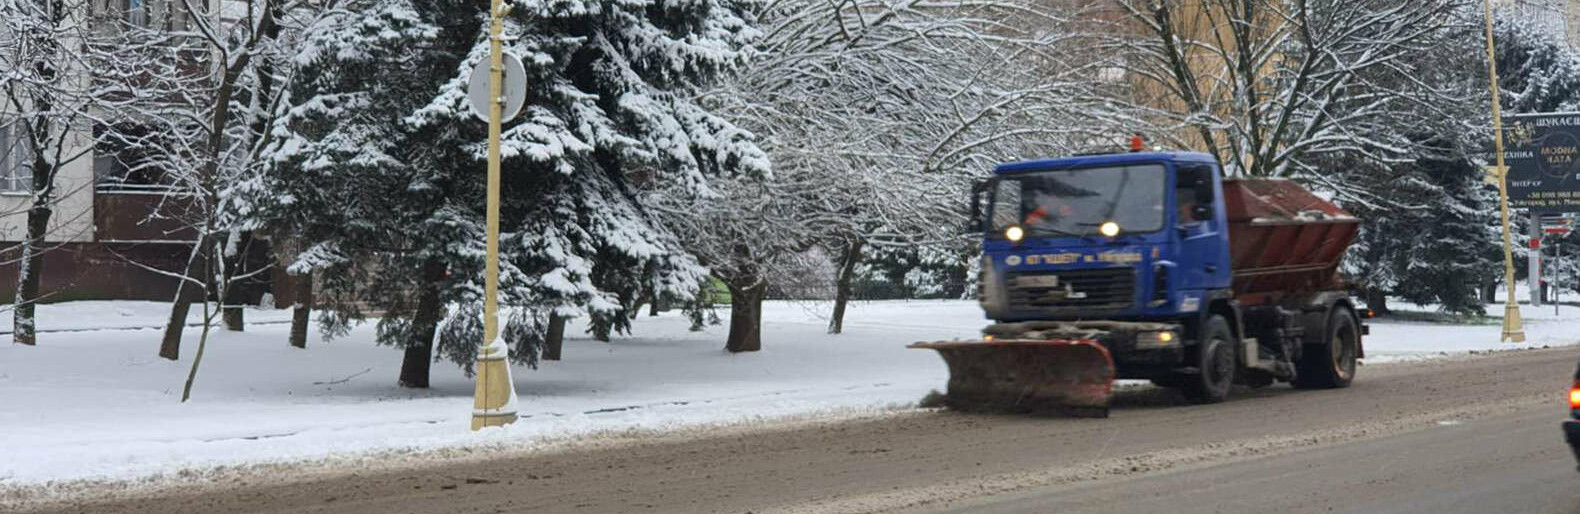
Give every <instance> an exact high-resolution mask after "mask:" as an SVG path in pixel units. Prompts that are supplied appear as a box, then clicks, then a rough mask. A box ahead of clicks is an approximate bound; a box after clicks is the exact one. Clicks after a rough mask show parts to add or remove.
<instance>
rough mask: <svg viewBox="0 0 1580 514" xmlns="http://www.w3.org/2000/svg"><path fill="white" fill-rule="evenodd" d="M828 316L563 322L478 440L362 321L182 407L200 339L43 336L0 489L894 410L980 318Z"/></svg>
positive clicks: (1464, 330)
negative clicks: (551, 349) (167, 347)
mask: <svg viewBox="0 0 1580 514" xmlns="http://www.w3.org/2000/svg"><path fill="white" fill-rule="evenodd" d="M49 307H50V308H51V309H53V310H58V311H59V312H55V313H51V312H49V311H46V312H45V313H44V314H41V316H40V323H41V327H44V328H58V327H55V326H51V324H52V323H55V324H68V325H69V324H70V323H76V325H74V328H94V327H95V326H97V327H102V328H125V327H126V326H146V325H138V324H139V323H145V322H146V321H147V320H143V319H142V318H144V317H149V316H152V318H151V319H153V320H155V321H156V322H155V323H154V325H157V324H158V323H157V320H158V319H159V318H160V317H162V316H163V314H164V313H163V312H161V307H163V304H158V303H151V302H150V303H147V304H141V305H139V304H138V303H137V302H80V303H76V304H60V305H54V306H49ZM1565 310H1566V311H1569V312H1566V314H1567V316H1566V317H1563V318H1559V319H1553V318H1552V316H1551V314H1552V311H1551V309H1550V308H1548V309H1526V312H1525V314H1526V318H1527V322H1528V326H1527V335H1528V336H1529V342H1527V343H1525V344H1523V345H1509V344H1500V343H1498V342H1497V337H1498V333H1499V327H1498V325H1495V324H1493V325H1451V324H1433V323H1396V322H1378V323H1373V327H1372V334H1373V335H1372V337H1370V338H1368V339H1367V353H1368V355H1370V356H1372V357H1373V358H1372V359H1368V360H1370V361H1374V362H1375V361H1385V360H1398V359H1411V358H1417V357H1420V356H1429V355H1435V354H1438V353H1440V352H1464V351H1469V350H1487V349H1498V348H1517V347H1539V346H1544V345H1559V344H1572V343H1575V342H1577V341H1576V340H1577V339H1580V309H1575V308H1566V309H1565ZM145 311H146V313H147V316H144V315H142V314H139V313H144V312H145ZM826 311H827V308H826V305H821V304H800V303H784V302H772V303H770V304H769V305H767V306H766V307H765V312H764V318H765V323H764V328H763V351H762V352H758V353H752V354H741V355H730V354H727V353H725V352H724V351H722V347H723V340H724V334H725V332H726V331H727V327H726V326H714V327H709V328H708V330H706V331H704V332H700V333H696V332H689V331H687V322H686V320H685V319H684V318H683V317H681V316H679V315H678V314H677V313H670V314H666V315H664V316H660V317H656V318H649V317H646V316H643V317H641V318H639V319H637V320H636V321H635V327H634V332H635V333H634V334H633V335H631V336H624V337H617V338H616V339H615V340H614V341H613V342H611V343H601V342H596V341H592V340H590V339H586V338H585V336H584V335H583V332H582V331H583V327H580V326H574V325H573V326H571V327H568V330H567V333H568V334H570V335H571V336H572V337H571V338H570V339H568V340H567V341H566V345H565V349H564V360H563V361H560V362H546V363H544V364H543V366H542V367H541V368H540V369H537V370H531V369H525V368H516V370H515V379H516V385H517V390H518V391H519V393H520V396H521V401H520V405H519V406H520V411H521V414H522V416H523V419H522V420H521V421H520V422H518V423H516V424H514V425H512V426H509V427H506V428H504V429H502V430H489V431H484V432H482V433H475V434H474V433H472V432H470V431H468V429H467V423H468V421H469V417H468V416H469V414H470V411H471V395H472V382H471V381H470V380H469V379H468V378H467V377H465V376H464V375H463V374H462V373H461V371H460V370H459V369H458V368H456V367H455V366H454V365H452V364H449V363H443V362H441V363H435V364H434V368H433V387H432V389H430V390H426V391H413V390H407V389H402V388H400V387H397V386H396V385H395V383H394V382H395V377H396V375H397V373H398V370H399V367H400V360H401V352H399V351H397V350H394V349H391V348H383V347H378V346H377V345H375V344H373V342H372V329H371V326H366V325H365V326H363V327H359V328H358V329H357V330H355V331H353V333H352V334H351V335H350V336H348V337H346V338H343V339H339V340H336V341H334V342H330V343H324V342H322V341H321V339H319V338H318V337H317V336H314V337H313V338H312V339H310V342H309V348H308V349H307V350H298V349H294V348H290V347H289V346H287V344H286V332H287V330H288V326H287V325H283V324H262V325H254V326H249V327H248V331H247V332H244V333H231V332H223V331H222V332H217V333H216V335H215V336H214V340H213V341H212V342H211V344H210V346H209V349H208V353H207V355H206V356H205V357H204V364H203V369H202V370H201V371H200V373H199V376H198V381H197V385H196V387H195V389H194V393H193V400H192V401H191V402H189V403H187V404H181V403H180V402H179V398H180V390H181V384H182V381H183V380H184V379H185V374H186V371H187V369H188V366H189V365H190V360H185V359H190V357H191V354H192V353H193V352H194V351H195V345H196V340H197V338H196V335H195V334H196V330H189V332H188V338H187V340H186V344H187V346H186V347H185V348H183V352H182V353H183V357H184V358H185V359H184V360H182V361H181V362H169V361H165V360H163V359H159V358H157V357H156V356H155V352H156V351H157V348H158V344H159V333H160V332H159V331H158V330H155V329H148V330H105V331H89V332H65V333H54V334H46V335H44V336H41V337H40V341H39V346H38V347H33V348H29V347H22V346H17V345H4V346H3V347H0V433H3V434H5V436H4V437H3V438H0V455H6V456H7V458H6V459H4V460H3V461H0V486H15V485H21V484H29V483H36V482H40V481H49V480H63V479H64V480H72V479H82V478H132V477H138V476H144V475H150V474H158V473H170V472H175V471H180V470H184V469H190V468H198V469H203V468H212V467H216V466H230V465H247V464H258V463H272V462H288V461H295V460H303V459H317V458H324V457H328V456H347V455H353V454H358V453H364V452H374V451H396V452H402V451H420V450H429V449H437V448H453V447H465V446H473V445H477V444H508V445H521V446H525V445H531V444H534V443H535V442H540V441H543V440H545V439H550V438H565V437H576V436H585V435H589V434H594V433H598V432H609V431H621V430H629V429H669V428H674V427H681V426H695V425H707V424H716V423H741V422H753V421H759V420H764V419H770V418H776V417H784V416H802V415H816V414H828V413H834V412H861V411H873V410H876V409H884V408H893V407H904V406H910V405H914V404H915V402H916V401H917V400H919V399H921V398H922V396H924V395H925V394H926V393H927V392H928V391H929V390H932V389H942V388H943V386H944V382H945V380H946V378H947V370H946V369H945V368H944V365H943V362H942V361H941V360H940V359H939V358H938V357H937V356H936V355H933V354H932V353H931V352H925V351H917V350H907V349H905V347H904V346H905V345H906V344H908V343H910V342H913V341H918V340H935V339H950V338H966V337H974V336H975V334H976V332H977V330H978V329H980V327H981V326H982V325H983V323H984V322H983V320H982V319H981V316H980V311H979V310H978V309H977V307H976V305H975V304H974V303H973V302H955V301H948V302H945V301H926V302H874V303H858V304H855V305H853V306H852V311H851V313H850V318H849V320H848V321H847V323H846V327H847V329H846V333H845V334H844V335H840V336H830V335H827V334H825V333H824V329H825V326H826V321H825V320H824V319H823V318H822V316H824V315H826ZM125 313H131V314H125ZM720 314H721V315H723V314H725V313H724V312H721V313H720ZM248 316H249V320H254V321H268V320H272V319H274V318H273V317H280V318H282V319H283V317H286V316H289V311H283V310H282V311H249V313H248ZM271 316H272V317H271ZM67 321H70V323H67ZM96 324H97V325H96ZM1360 379H1361V380H1365V372H1364V370H1363V371H1362V375H1361V378H1360Z"/></svg>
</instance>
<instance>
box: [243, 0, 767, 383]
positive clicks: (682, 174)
mask: <svg viewBox="0 0 1580 514" xmlns="http://www.w3.org/2000/svg"><path fill="white" fill-rule="evenodd" d="M351 5H352V6H353V9H352V10H353V11H355V12H359V13H362V15H361V16H360V18H361V20H362V22H361V23H362V25H360V26H358V27H356V30H353V31H350V32H329V33H326V34H324V35H322V37H320V38H319V39H317V40H315V41H314V42H313V43H311V44H310V45H309V46H310V47H312V48H316V49H317V50H318V51H317V52H316V54H315V55H313V56H312V57H311V58H310V59H304V62H307V63H309V64H307V66H308V67H309V68H311V69H312V70H313V71H312V72H311V73H314V74H316V75H319V76H321V78H320V79H315V80H313V81H312V82H310V83H305V84H304V87H301V88H298V89H294V90H293V91H292V93H291V94H292V96H291V99H290V101H289V102H287V104H288V109H289V111H290V115H288V116H286V117H285V118H284V119H282V121H281V122H280V123H277V124H276V125H275V128H274V129H273V133H274V134H275V138H276V140H275V141H274V142H273V143H272V145H273V148H274V155H275V160H276V162H278V163H280V165H279V166H276V167H275V168H276V169H273V170H271V172H270V173H267V174H266V175H265V176H264V177H261V178H260V180H259V181H258V182H257V183H256V184H254V185H253V186H251V187H252V188H253V189H254V190H255V191H258V192H260V195H259V196H268V194H267V192H269V191H285V192H288V194H285V195H281V196H280V201H279V202H277V203H276V204H275V205H271V206H268V207H265V208H262V209H261V210H262V211H266V212H268V213H269V214H268V215H266V216H264V217H265V218H268V219H270V220H271V223H280V224H285V225H290V226H293V227H295V228H293V229H292V230H293V231H295V232H296V233H297V234H298V237H300V238H301V239H302V244H303V245H304V247H306V248H307V250H306V251H305V252H304V253H303V255H302V256H301V257H300V258H299V259H298V260H297V262H296V264H295V266H294V267H296V268H297V271H299V272H300V271H306V270H307V269H308V268H312V269H315V270H317V271H319V272H320V276H321V277H323V281H322V283H321V284H319V291H320V294H321V295H322V296H323V297H325V298H326V300H327V304H326V305H325V307H326V308H327V309H328V312H326V313H325V314H324V316H323V318H321V319H322V320H324V321H325V324H326V328H327V329H328V331H327V333H329V334H335V333H341V332H343V331H344V330H345V329H346V328H348V326H349V323H352V322H354V321H357V320H360V319H361V318H362V317H363V315H364V312H365V311H364V308H372V309H377V310H379V311H383V312H384V316H383V318H382V319H381V320H380V322H379V330H378V340H379V342H381V343H383V344H388V345H392V346H396V347H400V348H405V349H406V350H407V354H406V363H405V366H403V370H402V377H401V382H402V383H403V384H405V385H408V386H415V387H424V386H426V385H427V369H428V362H429V361H431V360H433V359H432V358H430V355H432V352H433V351H435V350H437V351H438V354H439V356H441V357H444V358H447V359H449V360H452V361H454V362H457V363H459V364H461V365H462V366H463V367H467V368H468V369H470V364H471V362H472V360H473V358H474V357H475V355H474V352H475V348H476V346H477V345H478V343H480V342H481V339H482V336H481V328H482V322H481V312H480V311H481V304H482V299H481V295H482V268H483V255H482V248H483V226H482V224H483V207H484V201H483V200H484V193H485V191H484V187H485V182H484V177H485V171H486V169H485V166H484V157H485V149H486V146H485V138H486V124H484V123H482V122H480V121H479V120H478V119H477V118H475V117H474V115H473V114H472V113H471V111H470V108H469V106H468V104H467V100H466V97H465V87H466V79H467V77H468V75H469V73H470V70H471V68H472V65H473V64H475V63H477V62H479V61H481V60H483V59H485V58H486V55H485V52H486V49H487V44H486V41H485V40H484V39H483V38H482V35H483V34H485V33H486V31H485V30H484V29H485V28H486V25H485V24H486V13H485V5H484V4H481V3H477V2H461V1H447V0H409V1H397V2H371V1H370V2H365V3H356V2H354V3H352V4H351ZM743 7H744V6H743V5H742V4H739V3H734V2H711V1H710V2H695V3H686V4H684V5H675V4H668V3H664V2H634V3H633V2H625V3H612V2H595V1H588V2H561V3H553V4H532V5H527V4H523V5H518V6H517V9H516V11H515V13H514V14H512V16H511V18H510V19H509V20H508V22H507V29H506V33H507V36H509V37H512V38H514V39H513V40H512V41H511V42H510V43H509V44H508V45H507V48H508V49H509V50H511V51H513V52H515V53H517V54H518V55H521V56H522V57H523V61H524V64H526V67H527V71H528V77H529V79H528V102H527V103H528V106H527V108H526V109H525V111H524V112H523V114H522V116H521V117H520V118H519V119H517V120H514V121H512V122H509V123H507V124H506V126H505V133H504V147H503V154H504V161H503V164H504V170H503V171H504V174H503V192H502V209H501V211H502V217H503V222H502V226H501V231H502V236H501V245H500V248H501V261H502V262H501V268H500V271H501V292H500V294H501V298H500V301H501V304H502V305H503V306H505V307H506V309H505V312H503V313H502V316H504V317H505V318H506V320H505V322H504V323H503V327H502V328H503V334H504V337H505V338H506V340H507V342H508V343H509V344H510V345H511V346H512V356H513V358H514V359H516V360H517V362H524V363H527V364H534V363H535V361H536V358H537V356H538V351H539V347H540V345H541V344H542V343H543V339H544V337H545V335H546V333H547V332H548V331H549V330H548V329H549V328H550V326H549V325H550V324H551V323H550V321H551V320H550V318H551V317H552V316H554V315H558V316H577V315H587V316H589V317H590V318H591V321H592V326H593V330H594V332H595V335H603V336H606V335H607V334H608V333H609V332H612V331H620V330H625V329H627V327H628V324H629V318H628V317H627V316H626V313H627V311H628V310H630V309H632V308H633V307H634V304H635V302H636V301H637V299H638V298H639V297H641V296H644V295H646V296H651V297H660V298H666V299H669V300H673V301H677V302H680V301H685V300H687V299H689V298H691V297H692V296H693V295H694V293H695V290H696V288H697V287H698V284H700V283H701V279H702V277H703V273H704V272H703V270H702V269H701V268H700V267H699V266H698V265H697V263H696V261H695V260H694V259H692V258H691V257H689V256H687V255H686V254H685V253H684V252H683V251H681V249H680V248H679V247H678V245H677V244H676V241H675V239H674V237H673V236H672V235H671V234H670V233H669V232H667V231H666V230H665V229H664V227H662V226H659V225H658V224H656V223H655V222H654V220H653V217H652V215H651V214H650V213H649V212H648V211H647V210H646V209H645V208H644V206H643V205H641V203H640V202H639V201H638V196H639V195H640V192H641V191H643V190H647V189H654V188H660V187H663V188H681V189H686V190H692V191H706V190H708V187H709V186H708V184H709V181H710V180H711V179H712V177H715V176H720V175H735V174H740V175H757V174H761V173H764V172H765V171H766V169H767V164H766V161H765V159H764V158H763V156H762V155H761V152H760V151H758V150H757V149H756V147H755V145H754V144H753V143H752V142H751V141H750V136H749V134H747V133H745V132H744V131H741V130H739V129H737V128H735V127H734V126H733V125H732V124H730V123H729V122H727V121H725V120H723V119H721V118H719V117H717V116H714V115H712V114H711V113H709V112H708V111H706V110H705V109H703V108H701V107H700V106H699V105H698V104H696V103H694V102H693V101H692V100H691V96H692V94H691V91H692V90H693V89H694V88H695V87H697V86H698V85H699V84H703V83H706V82H707V81H709V80H712V79H713V78H714V77H715V76H716V75H717V74H719V73H721V72H724V71H726V70H728V69H730V68H731V67H733V66H735V65H737V64H738V63H739V61H740V60H741V59H742V53H741V52H742V48H743V47H744V45H745V44H746V43H747V42H748V40H749V39H750V38H751V37H752V36H753V35H754V32H753V31H752V30H751V28H750V26H749V25H748V24H747V22H746V20H745V19H744V18H742V12H743ZM336 38H341V39H339V40H337V39H336ZM380 39H385V40H381V41H369V40H380ZM287 212H289V213H290V214H289V215H282V214H281V213H287Z"/></svg>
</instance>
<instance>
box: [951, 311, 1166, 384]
mask: <svg viewBox="0 0 1580 514" xmlns="http://www.w3.org/2000/svg"><path fill="white" fill-rule="evenodd" d="M1182 328H1183V327H1181V326H1179V325H1176V324H1172V323H1149V322H1132V321H1024V322H1015V323H1000V324H997V325H992V326H989V327H988V328H987V329H985V330H983V334H984V335H987V336H991V337H996V338H998V339H1000V340H1013V339H1070V340H1092V341H1096V342H1097V343H1098V344H1099V345H1102V346H1103V348H1104V349H1106V350H1108V354H1109V355H1110V356H1111V357H1112V358H1113V362H1114V371H1115V373H1116V374H1117V375H1118V377H1119V378H1152V377H1155V376H1159V375H1163V374H1167V373H1169V372H1170V371H1172V370H1174V369H1175V368H1178V367H1180V364H1181V363H1183V362H1184V361H1185V346H1184V342H1183V341H1182V339H1183V336H1184V330H1182ZM1162 332H1168V333H1169V334H1171V336H1170V340H1169V341H1167V342H1164V341H1163V340H1162V339H1160V338H1159V337H1157V335H1158V334H1159V333H1162Z"/></svg>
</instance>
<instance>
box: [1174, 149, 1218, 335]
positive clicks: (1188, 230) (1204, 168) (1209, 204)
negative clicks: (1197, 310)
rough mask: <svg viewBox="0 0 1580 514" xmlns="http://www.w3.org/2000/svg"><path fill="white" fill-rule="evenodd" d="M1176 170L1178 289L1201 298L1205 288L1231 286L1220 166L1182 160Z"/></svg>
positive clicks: (1176, 286)
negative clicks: (1219, 175) (1220, 190)
mask: <svg viewBox="0 0 1580 514" xmlns="http://www.w3.org/2000/svg"><path fill="white" fill-rule="evenodd" d="M1175 170H1176V174H1175V186H1174V202H1175V204H1174V205H1175V207H1176V208H1175V215H1174V216H1173V217H1174V219H1175V223H1176V225H1175V233H1176V234H1177V235H1178V237H1179V248H1180V252H1179V255H1178V257H1177V258H1178V262H1177V263H1176V264H1177V267H1176V268H1175V271H1176V272H1177V273H1178V275H1177V276H1178V279H1177V282H1175V290H1176V291H1179V292H1181V293H1189V294H1190V295H1191V296H1194V297H1195V298H1198V299H1199V298H1201V296H1200V295H1201V292H1202V291H1203V290H1206V289H1219V288H1224V287H1229V278H1230V276H1231V270H1230V269H1229V259H1228V255H1229V238H1228V229H1227V227H1226V225H1225V222H1224V213H1223V208H1222V206H1221V205H1220V203H1221V202H1220V201H1219V200H1220V198H1219V197H1220V196H1221V195H1220V194H1219V193H1218V191H1219V186H1218V184H1219V181H1218V167H1217V166H1216V165H1213V164H1204V163H1180V164H1178V165H1176V166H1175ZM1184 303H1185V304H1186V305H1189V304H1190V303H1194V302H1189V301H1186V302H1184Z"/></svg>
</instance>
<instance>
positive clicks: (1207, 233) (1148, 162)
mask: <svg viewBox="0 0 1580 514" xmlns="http://www.w3.org/2000/svg"><path fill="white" fill-rule="evenodd" d="M994 175H995V176H994V177H993V178H992V179H991V180H988V181H985V182H983V183H981V184H979V185H978V187H977V188H976V190H975V191H974V194H973V211H974V214H975V215H974V216H973V230H976V229H980V230H981V232H982V235H983V238H982V259H981V274H980V281H979V284H980V285H979V291H978V296H979V300H980V303H981V306H982V309H983V311H984V312H985V314H986V316H987V318H988V319H990V320H993V322H994V323H993V324H991V325H989V326H988V327H987V328H985V329H983V331H982V334H983V337H982V339H981V340H975V341H940V342H930V343H916V344H913V345H911V347H912V348H927V349H932V350H936V351H937V352H938V353H939V354H940V355H942V356H943V358H944V361H945V363H946V364H947V365H948V367H949V374H950V377H949V386H948V393H947V396H946V399H945V403H946V404H947V405H949V406H950V407H952V408H956V409H964V410H979V409H990V410H1009V411H1016V412H1041V411H1050V410H1052V411H1059V412H1064V413H1068V414H1072V415H1077V416H1094V417H1105V416H1107V415H1108V404H1109V398H1110V396H1111V395H1112V392H1113V381H1114V379H1116V378H1127V379H1149V380H1151V381H1152V382H1153V383H1154V384H1157V385H1159V386H1164V387H1171V388H1178V389H1179V390H1180V391H1181V392H1182V393H1184V395H1185V397H1186V398H1188V399H1189V400H1191V401H1193V402H1199V403H1213V402H1219V401H1223V400H1224V399H1225V398H1226V397H1227V396H1228V395H1229V391H1230V388H1231V386H1232V385H1234V384H1241V385H1245V386H1250V387H1265V386H1268V385H1271V384H1272V383H1274V382H1275V381H1278V382H1290V383H1293V384H1294V385H1295V386H1296V387H1303V388H1335V387H1345V386H1347V385H1349V383H1350V381H1351V380H1352V379H1353V378H1354V376H1355V362H1356V359H1357V358H1360V357H1363V356H1364V353H1363V348H1362V345H1361V337H1362V336H1363V335H1365V334H1366V333H1367V327H1366V325H1364V324H1363V323H1362V321H1361V320H1362V319H1363V317H1369V313H1368V312H1366V311H1364V310H1363V309H1359V308H1357V306H1356V304H1355V303H1354V302H1353V301H1352V300H1351V298H1350V295H1349V293H1348V288H1347V287H1346V284H1345V283H1344V281H1343V280H1342V279H1341V278H1340V276H1339V274H1338V265H1339V261H1340V259H1341V258H1342V257H1343V255H1344V252H1345V250H1346V249H1348V248H1349V246H1350V244H1351V243H1352V242H1353V241H1354V239H1355V235H1356V232H1357V231H1358V229H1359V226H1360V220H1358V219H1356V218H1355V217H1352V216H1350V215H1349V214H1348V213H1345V212H1344V211H1343V210H1341V209H1339V208H1338V206H1335V205H1334V204H1333V203H1331V202H1329V201H1327V200H1324V199H1322V198H1320V197H1318V196H1316V195H1314V194H1312V193H1311V192H1310V191H1307V190H1306V189H1304V188H1302V187H1300V186H1299V185H1298V184H1296V183H1294V182H1292V181H1289V180H1285V179H1229V178H1224V177H1223V174H1222V172H1221V170H1220V167H1219V165H1218V163H1217V162H1216V160H1215V159H1214V158H1213V157H1212V156H1210V155H1207V154H1201V153H1164V152H1159V153H1142V152H1132V153H1118V154H1107V155H1090V156H1078V157H1069V158H1060V159H1045V160H1034V161H1025V162H1015V163H1008V164H1002V165H999V166H998V167H997V169H995V170H994Z"/></svg>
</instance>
